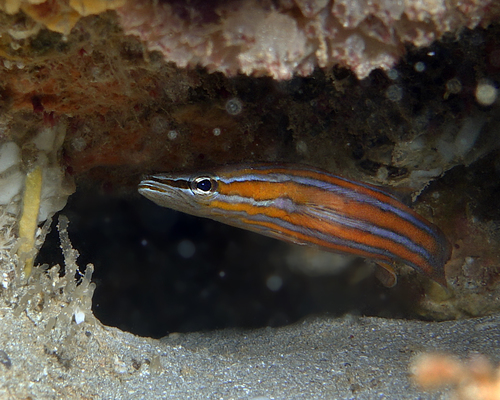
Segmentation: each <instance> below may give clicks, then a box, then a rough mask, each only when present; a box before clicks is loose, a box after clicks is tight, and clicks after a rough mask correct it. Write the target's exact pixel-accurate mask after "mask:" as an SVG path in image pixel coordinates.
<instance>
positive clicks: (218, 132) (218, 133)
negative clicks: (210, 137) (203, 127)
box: [212, 128, 220, 136]
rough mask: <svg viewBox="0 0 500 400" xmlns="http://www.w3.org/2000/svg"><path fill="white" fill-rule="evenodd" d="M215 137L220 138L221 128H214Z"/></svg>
mask: <svg viewBox="0 0 500 400" xmlns="http://www.w3.org/2000/svg"><path fill="white" fill-rule="evenodd" d="M212 132H213V134H214V136H219V135H220V128H214V130H213V131H212Z"/></svg>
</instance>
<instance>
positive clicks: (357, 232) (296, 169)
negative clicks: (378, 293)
mask: <svg viewBox="0 0 500 400" xmlns="http://www.w3.org/2000/svg"><path fill="white" fill-rule="evenodd" d="M139 192H140V193H141V194H142V195H144V196H145V197H147V198H149V199H150V200H152V201H154V202H155V203H157V204H159V205H161V206H164V207H169V208H172V209H174V210H178V211H182V212H186V213H188V214H192V215H197V216H201V217H207V218H211V219H214V220H216V221H220V222H224V223H227V224H229V225H233V226H237V227H240V228H244V229H248V230H251V231H254V232H258V233H261V234H264V235H267V236H271V237H274V238H278V239H281V240H285V241H288V242H293V243H298V244H306V245H314V246H319V247H320V248H322V249H325V250H329V251H336V252H342V253H347V254H355V255H359V256H363V257H367V258H371V259H374V260H375V261H378V262H379V264H380V265H382V266H383V267H384V268H386V269H387V270H388V271H390V272H391V274H393V276H394V278H395V275H394V272H393V270H392V267H391V264H392V263H393V262H398V261H399V262H403V263H405V264H407V265H410V266H411V267H413V268H415V269H416V270H418V271H420V272H422V273H424V274H426V275H427V276H429V277H431V278H432V279H434V280H435V281H437V282H439V283H440V284H442V285H446V280H445V275H444V265H445V263H446V262H447V261H448V259H449V257H450V254H451V247H450V244H449V242H448V241H447V239H446V237H445V236H444V234H443V233H442V232H441V231H440V230H439V228H438V227H436V226H435V225H433V224H431V223H430V222H429V221H427V220H426V219H424V218H423V217H421V216H420V215H418V214H417V213H415V212H414V211H413V210H412V209H410V208H409V207H407V206H406V205H404V204H403V203H401V202H400V201H399V200H398V199H396V198H395V197H394V196H392V195H391V194H389V193H387V192H385V191H384V190H382V189H380V188H378V187H376V186H373V185H369V184H365V183H362V182H355V181H352V180H348V179H345V178H342V177H339V176H335V175H332V174H330V173H328V172H326V171H323V170H320V169H317V168H312V167H306V166H300V165H281V164H279V165H273V164H253V165H245V166H238V165H235V166H229V167H223V168H219V169H215V170H213V171H210V172H206V173H195V174H157V175H152V176H149V177H147V178H146V179H144V180H143V181H141V183H140V184H139ZM394 281H395V280H394Z"/></svg>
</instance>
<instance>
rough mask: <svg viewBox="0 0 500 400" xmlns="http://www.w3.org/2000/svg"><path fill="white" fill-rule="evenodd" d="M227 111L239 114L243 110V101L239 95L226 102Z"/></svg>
mask: <svg viewBox="0 0 500 400" xmlns="http://www.w3.org/2000/svg"><path fill="white" fill-rule="evenodd" d="M225 107H226V111H227V113H228V114H230V115H238V114H240V113H241V111H242V110H243V103H242V102H241V100H240V99H238V98H237V97H233V98H232V99H229V100H228V101H227V102H226V106H225Z"/></svg>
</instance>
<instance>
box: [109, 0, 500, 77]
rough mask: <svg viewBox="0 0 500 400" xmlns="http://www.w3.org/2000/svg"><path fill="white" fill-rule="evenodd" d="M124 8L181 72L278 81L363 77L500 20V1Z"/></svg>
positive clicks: (132, 29)
mask: <svg viewBox="0 0 500 400" xmlns="http://www.w3.org/2000/svg"><path fill="white" fill-rule="evenodd" d="M208 4H210V5H208ZM117 11H118V14H119V16H120V20H121V25H122V26H123V29H124V30H125V33H127V34H134V35H137V36H139V37H140V38H141V39H142V40H144V41H145V42H146V44H147V46H148V48H149V49H150V50H158V51H160V52H161V53H162V54H163V55H164V57H165V59H166V60H167V61H172V62H174V63H176V64H177V65H178V66H179V67H194V66H197V65H199V66H202V67H205V68H207V69H208V70H209V71H212V72H213V71H220V72H223V73H225V74H227V75H235V74H237V73H239V72H241V73H245V74H248V75H257V76H259V75H270V76H272V77H273V78H275V79H289V78H291V77H292V76H293V74H299V75H308V74H310V73H311V72H312V70H313V69H314V68H315V67H316V66H319V67H321V68H327V67H331V66H333V65H337V64H340V65H342V66H347V67H349V68H351V69H352V70H353V71H354V72H355V73H356V75H357V76H358V77H359V78H360V79H362V78H365V77H366V76H368V74H369V73H370V72H371V71H372V70H373V69H375V68H382V69H386V70H387V69H390V68H391V67H392V66H393V65H394V64H395V63H396V62H397V60H398V59H399V58H400V57H401V55H402V54H403V53H404V51H405V47H404V45H405V44H407V43H411V44H413V45H415V46H426V45H429V44H431V43H432V42H433V41H434V40H436V39H439V38H440V37H442V36H443V34H445V33H447V32H452V33H454V32H458V31H459V30H460V29H461V28H463V27H467V28H474V27H476V26H478V25H479V24H481V25H482V26H485V25H487V24H488V23H489V22H490V21H492V20H493V19H495V18H497V17H498V16H500V6H499V5H498V3H496V2H495V0H467V1H461V0H451V1H445V0H416V1H415V0H401V1H392V0H334V1H331V0H330V1H329V0H279V1H274V2H270V1H266V0H261V1H258V0H239V1H237V0H235V1H232V2H217V1H215V2H209V3H205V2H196V1H195V2H188V3H186V4H182V3H180V2H177V1H175V0H171V1H164V2H157V1H154V0H149V1H145V0H129V1H128V2H127V3H126V4H125V5H124V6H123V7H121V8H119V9H118V10H117Z"/></svg>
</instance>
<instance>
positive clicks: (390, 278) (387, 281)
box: [375, 261, 398, 288]
mask: <svg viewBox="0 0 500 400" xmlns="http://www.w3.org/2000/svg"><path fill="white" fill-rule="evenodd" d="M375 276H376V277H377V279H378V280H379V281H380V283H381V284H382V285H384V286H385V287H389V288H391V287H393V286H395V285H396V283H398V277H397V275H396V272H394V268H392V265H391V264H388V263H385V262H382V261H378V262H377V269H376V270H375Z"/></svg>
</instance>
